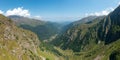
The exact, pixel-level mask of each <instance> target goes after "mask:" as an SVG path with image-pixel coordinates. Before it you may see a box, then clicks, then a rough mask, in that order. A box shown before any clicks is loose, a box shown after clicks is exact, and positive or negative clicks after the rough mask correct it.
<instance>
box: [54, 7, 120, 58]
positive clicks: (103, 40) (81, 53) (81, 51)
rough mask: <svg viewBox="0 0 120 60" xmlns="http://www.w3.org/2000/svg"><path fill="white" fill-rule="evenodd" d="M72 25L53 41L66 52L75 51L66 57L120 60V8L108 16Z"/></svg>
mask: <svg viewBox="0 0 120 60" xmlns="http://www.w3.org/2000/svg"><path fill="white" fill-rule="evenodd" d="M72 24H74V25H70V28H68V29H67V30H66V31H65V33H64V34H62V35H61V36H58V37H57V38H56V39H55V40H54V41H52V43H53V44H54V45H55V46H57V47H60V48H61V49H63V50H65V51H68V50H72V51H73V54H71V55H66V56H67V57H68V59H69V60H72V59H75V60H79V59H81V60H120V52H119V51H120V44H119V43H120V6H118V7H117V8H116V9H115V10H114V11H113V12H111V13H110V14H109V15H107V16H104V17H97V18H95V19H93V20H92V21H90V22H86V23H83V24H81V23H77V24H76V23H72ZM71 26H72V27H71ZM65 53H66V54H67V52H65ZM70 56H71V57H70Z"/></svg>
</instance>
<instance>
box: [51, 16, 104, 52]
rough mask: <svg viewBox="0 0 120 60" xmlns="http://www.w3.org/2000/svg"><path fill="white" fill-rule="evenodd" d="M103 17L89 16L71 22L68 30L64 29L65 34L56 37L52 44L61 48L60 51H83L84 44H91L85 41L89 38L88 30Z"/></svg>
mask: <svg viewBox="0 0 120 60" xmlns="http://www.w3.org/2000/svg"><path fill="white" fill-rule="evenodd" d="M104 17H105V16H100V17H96V16H89V17H86V18H83V19H81V20H79V21H76V22H73V23H71V24H70V25H68V27H69V28H68V29H66V31H65V33H63V34H62V35H61V36H60V37H59V36H58V37H57V38H56V39H55V40H54V41H52V43H53V44H54V43H55V45H57V46H61V47H62V49H72V50H73V51H80V49H81V48H84V49H85V47H84V46H85V44H87V43H89V42H90V43H92V42H91V41H89V40H88V41H89V42H88V41H86V40H87V39H89V37H91V35H90V32H89V31H90V28H91V27H93V26H94V25H96V24H97V23H98V22H99V21H101V19H103V18H104ZM91 29H92V28H91ZM80 44H81V45H80ZM82 45H83V46H82Z"/></svg>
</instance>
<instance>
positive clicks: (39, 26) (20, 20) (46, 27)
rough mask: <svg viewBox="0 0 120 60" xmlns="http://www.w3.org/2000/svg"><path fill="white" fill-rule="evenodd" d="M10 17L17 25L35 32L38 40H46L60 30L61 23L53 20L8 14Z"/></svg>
mask: <svg viewBox="0 0 120 60" xmlns="http://www.w3.org/2000/svg"><path fill="white" fill-rule="evenodd" d="M8 17H9V18H10V19H12V20H13V21H14V22H16V24H17V25H18V26H19V27H22V28H23V29H27V30H31V31H32V32H34V33H36V34H37V35H38V37H39V39H40V40H46V39H49V38H50V37H52V36H53V35H56V34H57V33H59V31H60V30H61V27H62V24H59V23H55V22H47V21H42V20H37V19H32V18H27V17H22V16H16V15H12V16H8Z"/></svg>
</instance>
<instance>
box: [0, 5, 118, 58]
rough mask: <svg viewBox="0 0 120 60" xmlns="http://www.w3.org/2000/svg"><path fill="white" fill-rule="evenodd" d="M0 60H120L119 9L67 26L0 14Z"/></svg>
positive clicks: (73, 22)
mask: <svg viewBox="0 0 120 60" xmlns="http://www.w3.org/2000/svg"><path fill="white" fill-rule="evenodd" d="M16 10H17V9H15V11H16ZM18 10H20V11H21V9H20V8H19V9H18ZM26 11H27V10H24V12H26ZM9 12H10V10H9ZM27 12H28V11H27ZM104 12H105V11H104ZM6 14H7V13H6ZM11 14H12V13H11ZM21 14H23V13H21ZM41 14H42V13H41ZM28 15H29V14H28ZM57 18H59V19H60V18H61V17H57ZM67 18H68V17H67ZM56 20H57V19H56ZM0 60H120V5H119V6H118V7H117V8H115V9H114V10H113V11H111V12H110V13H108V14H107V15H100V16H97V15H92V14H91V15H89V16H85V17H83V18H81V19H79V20H77V21H68V22H64V21H63V22H52V21H45V20H42V19H36V18H33V17H31V16H29V17H26V16H22V15H17V14H13V15H8V16H7V15H5V14H3V13H0Z"/></svg>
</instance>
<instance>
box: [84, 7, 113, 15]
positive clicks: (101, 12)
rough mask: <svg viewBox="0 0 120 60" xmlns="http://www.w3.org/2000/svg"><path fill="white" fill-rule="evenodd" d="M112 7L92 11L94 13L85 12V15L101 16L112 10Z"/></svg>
mask: <svg viewBox="0 0 120 60" xmlns="http://www.w3.org/2000/svg"><path fill="white" fill-rule="evenodd" d="M113 10H114V8H107V9H105V10H103V11H100V12H94V13H86V14H85V15H86V16H102V15H108V14H109V13H110V12H111V11H113Z"/></svg>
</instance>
